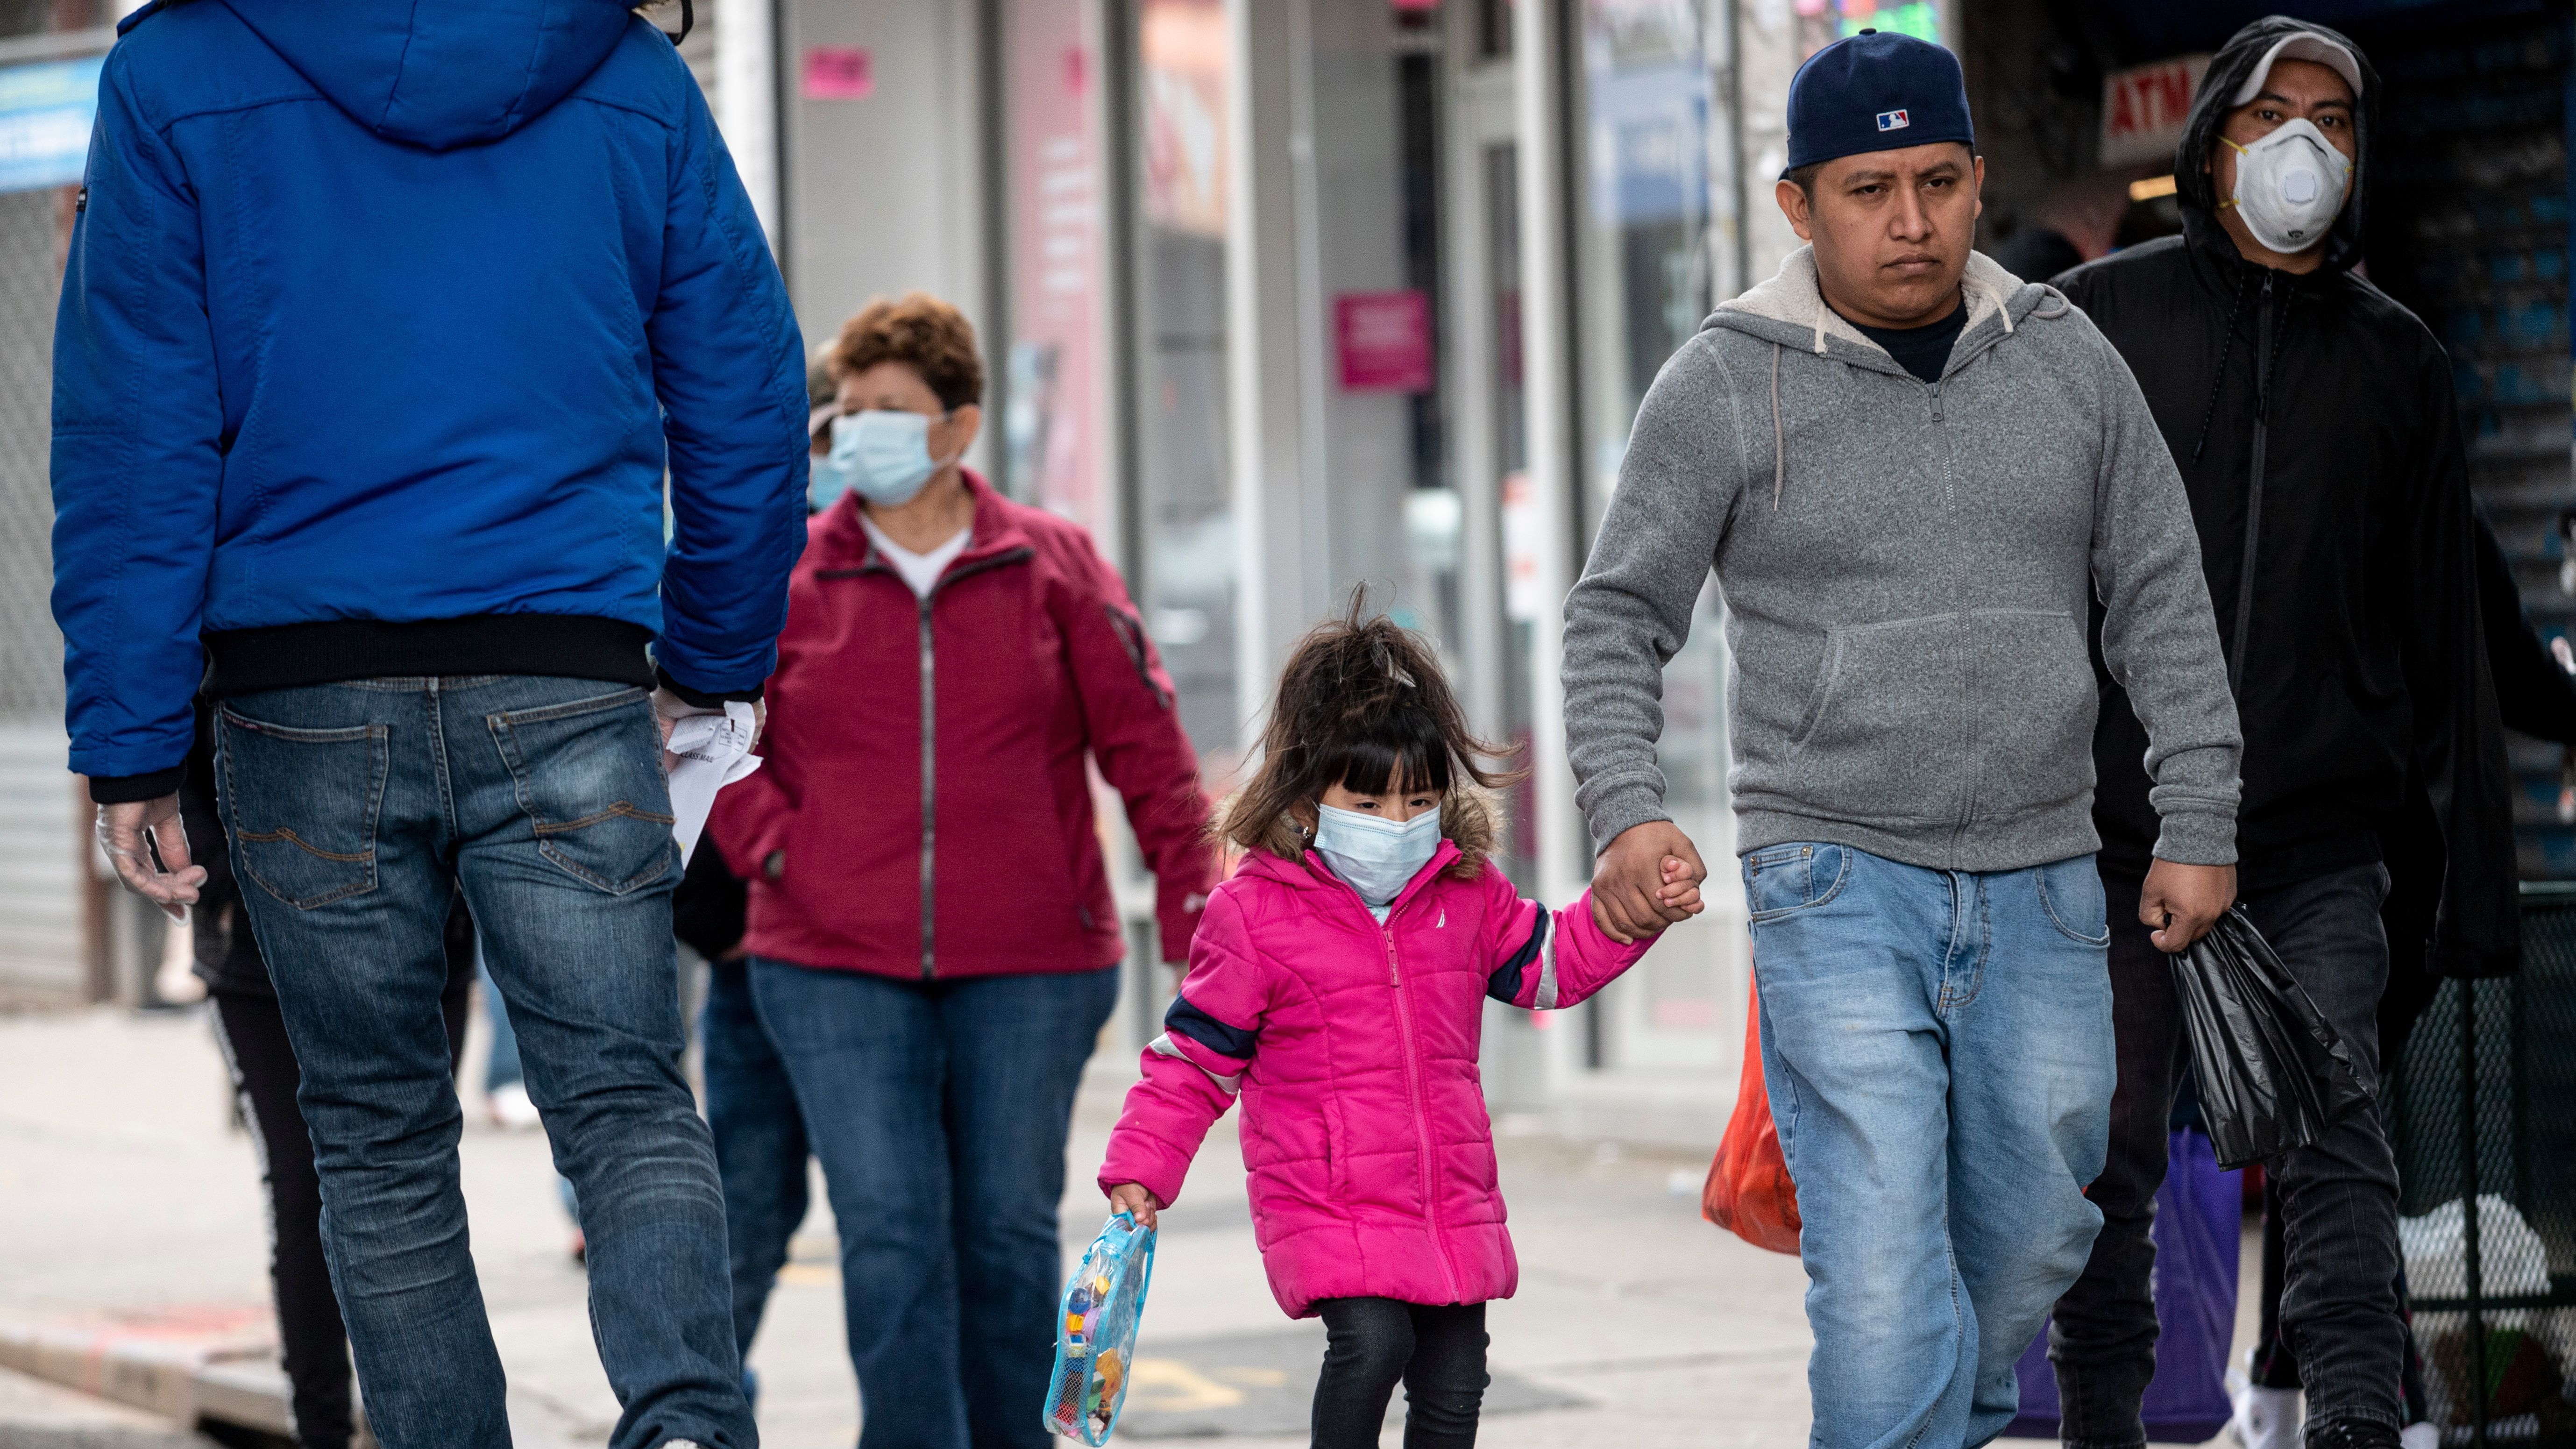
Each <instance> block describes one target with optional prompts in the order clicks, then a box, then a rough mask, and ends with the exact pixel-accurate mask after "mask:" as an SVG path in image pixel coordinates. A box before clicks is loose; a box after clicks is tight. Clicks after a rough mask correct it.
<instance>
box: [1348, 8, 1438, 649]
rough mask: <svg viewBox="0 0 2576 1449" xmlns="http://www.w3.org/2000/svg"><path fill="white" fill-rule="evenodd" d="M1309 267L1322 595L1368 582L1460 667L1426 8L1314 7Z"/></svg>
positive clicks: (1433, 84)
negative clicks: (1323, 550) (1321, 500)
mask: <svg viewBox="0 0 2576 1449" xmlns="http://www.w3.org/2000/svg"><path fill="white" fill-rule="evenodd" d="M1310 13H1311V14H1312V16H1313V21H1314V35H1315V41H1314V65H1313V71H1312V74H1313V86H1314V103H1313V111H1312V115H1313V126H1314V151H1313V162H1312V164H1313V168H1314V189H1313V193H1312V194H1313V197H1314V206H1315V220H1314V227H1313V231H1312V233H1311V238H1312V240H1311V245H1312V247H1313V258H1314V261H1313V266H1314V268H1315V275H1316V279H1317V282H1318V283H1319V288H1318V292H1319V298H1320V301H1321V303H1322V310H1323V315H1322V316H1321V317H1320V318H1319V319H1318V320H1319V321H1320V322H1321V324H1322V336H1321V338H1320V340H1321V342H1322V344H1323V349H1324V356H1323V358H1322V362H1323V369H1322V370H1323V377H1322V383H1323V388H1322V398H1321V403H1322V407H1321V413H1322V416H1321V418H1320V419H1319V421H1320V423H1321V425H1322V427H1321V433H1320V437H1319V438H1318V439H1317V441H1318V442H1319V443H1320V449H1321V453H1322V458H1323V477H1324V479H1325V480H1326V482H1327V487H1326V490H1325V492H1326V504H1325V509H1324V513H1325V519H1324V522H1325V527H1326V530H1327V535H1326V537H1327V547H1328V552H1327V557H1328V558H1329V560H1330V563H1331V570H1332V584H1333V588H1334V590H1335V594H1336V599H1337V601H1338V599H1339V597H1341V596H1343V595H1346V594H1347V593H1348V591H1349V590H1351V589H1353V588H1355V587H1359V586H1363V585H1365V586H1367V587H1368V588H1369V589H1370V591H1371V595H1372V602H1373V603H1374V604H1375V605H1376V606H1377V607H1381V608H1384V609H1385V610H1386V611H1387V612H1388V613H1389V614H1391V615H1393V616H1394V618H1395V619H1396V620H1397V622H1399V623H1402V624H1404V625H1405V626H1406V627H1408V628H1415V629H1420V630H1422V631H1424V632H1425V633H1427V634H1429V635H1430V636H1431V637H1432V638H1433V639H1434V640H1435V641H1437V642H1438V643H1439V645H1440V647H1441V650H1442V652H1443V654H1444V657H1445V658H1446V659H1447V661H1448V663H1449V665H1450V667H1451V668H1452V669H1453V670H1455V669H1456V668H1457V666H1458V648H1459V643H1460V639H1461V637H1462V629H1463V628H1464V621H1463V620H1462V619H1461V618H1460V616H1459V609H1460V607H1461V601H1460V597H1459V579H1458V575H1459V566H1460V563H1461V561H1462V558H1463V554H1462V547H1463V544H1462V534H1461V528H1462V525H1463V520H1464V517H1465V509H1464V507H1463V500H1462V499H1461V498H1460V496H1459V494H1458V493H1457V491H1456V490H1455V489H1454V488H1453V487H1452V486H1451V484H1450V480H1449V477H1448V456H1447V453H1448V449H1447V440H1446V436H1445V433H1444V419H1443V414H1442V409H1441V388H1442V385H1443V379H1442V372H1443V365H1444V362H1445V361H1446V359H1444V358H1442V357H1441V355H1440V347H1439V338H1440V288H1439V277H1440V257H1439V225H1438V210H1437V208H1438V200H1439V174H1438V119H1437V112H1438V108H1439V57H1438V52H1437V49H1436V45H1435V44H1434V38H1435V37H1436V35H1437V28H1436V24H1435V22H1436V19H1437V16H1436V14H1435V12H1433V11H1430V10H1427V9H1420V8H1413V9H1399V8H1397V7H1394V6H1391V5H1389V4H1387V3H1386V0H1317V3H1315V4H1314V5H1313V6H1312V9H1311V12H1310Z"/></svg>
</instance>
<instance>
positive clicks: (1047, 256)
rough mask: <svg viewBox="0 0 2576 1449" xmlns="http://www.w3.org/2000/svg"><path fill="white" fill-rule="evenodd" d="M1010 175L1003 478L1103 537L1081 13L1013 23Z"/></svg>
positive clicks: (1049, 4) (1037, 3) (1094, 158)
mask: <svg viewBox="0 0 2576 1449" xmlns="http://www.w3.org/2000/svg"><path fill="white" fill-rule="evenodd" d="M1003 65H1004V67H1005V74H1006V76H1007V77H1008V90H1007V93H1006V99H1007V104H1006V105H1005V107H1004V111H1005V125H1006V126H1007V127H1008V128H1009V141H1008V145H1009V152H1010V164H1009V168H1008V172H1009V177H1010V207H1009V212H1010V215H1009V228H1008V229H1009V235H1010V253H1011V260H1010V279H1011V284H1010V290H1011V297H1010V330H1011V347H1010V353H1009V357H1008V359H1007V362H1006V364H1005V365H1006V367H1007V368H1008V377H1007V380H1006V382H1005V385H1004V396H1005V397H1006V398H1007V399H1008V407H1007V410H1006V412H1005V415H1004V417H1003V420H1002V421H1003V435H1002V443H1003V448H1004V450H1005V453H1004V462H1003V470H1002V472H1003V478H1004V480H1005V483H1006V485H1007V486H1008V487H1009V489H1010V491H1011V492H1012V493H1013V494H1014V495H1016V496H1018V497H1019V498H1021V499H1022V500H1024V501H1026V502H1030V503H1035V504H1037V505H1038V506H1039V507H1042V508H1045V509H1048V510H1050V511H1052V512H1054V513H1057V514H1060V515H1062V516H1063V517H1066V518H1069V519H1071V520H1073V521H1074V522H1076V523H1079V524H1081V525H1083V526H1084V527H1086V528H1090V529H1094V530H1098V529H1099V528H1100V527H1101V526H1102V525H1103V524H1105V523H1106V522H1107V521H1108V518H1107V512H1106V510H1105V508H1104V507H1103V503H1104V501H1105V500H1104V499H1103V498H1102V495H1101V483H1100V479H1101V476H1102V473H1103V468H1102V416H1101V390H1100V385H1101V378H1100V360H1101V355H1102V350H1103V349H1102V346H1101V338H1100V324H1101V316H1100V295H1101V214H1100V201H1099V185H1100V183H1099V174H1100V167H1099V157H1100V142H1099V137H1098V135H1097V134H1096V132H1097V130H1098V125H1097V121H1096V119H1095V113H1094V107H1093V105H1092V97H1091V89H1092V87H1093V85H1094V84H1095V83H1096V82H1097V79H1098V69H1099V67H1098V64H1097V61H1096V59H1095V57H1094V56H1093V55H1092V52H1091V46H1090V41H1089V39H1088V37H1087V35H1086V33H1085V30H1084V21H1083V7H1081V6H1079V5H1064V4H1058V3H1054V0H1012V3H1010V4H1009V5H1008V6H1007V7H1006V8H1005V11H1004V21H1003Z"/></svg>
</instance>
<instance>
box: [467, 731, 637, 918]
mask: <svg viewBox="0 0 2576 1449" xmlns="http://www.w3.org/2000/svg"><path fill="white" fill-rule="evenodd" d="M484 722H485V723H486V724H487V725H489V726H490V727H491V730H492V741H493V743H494V744H495V745H497V746H498V747H499V748H500V751H501V759H502V760H503V762H504V763H506V764H507V765H508V766H509V767H510V777H511V780H512V781H513V783H515V784H516V786H517V787H518V793H519V808H520V809H522V810H524V811H526V812H527V814H528V819H529V821H530V823H531V824H533V825H534V826H535V828H536V834H537V853H538V854H540V855H543V856H544V857H545V858H546V859H547V860H549V861H552V862H553V863H554V864H555V865H556V866H558V867H560V868H561V869H562V870H563V871H564V872H565V873H566V874H569V875H571V876H573V877H574V878H575V879H577V880H580V881H581V882H582V883H583V884H585V885H588V886H591V887H593V888H595V889H598V890H602V891H606V892H607V893H609V894H610V895H618V896H622V895H625V894H626V893H628V892H629V891H633V890H637V889H640V888H642V887H644V886H648V885H651V884H652V883H653V882H655V881H657V880H660V879H661V878H662V876H663V874H664V873H665V872H666V871H668V870H669V869H670V865H671V857H672V852H673V850H674V849H675V846H674V844H673V842H672V840H671V810H670V799H671V796H670V785H669V782H668V781H666V780H664V779H663V778H662V764H661V751H660V742H659V741H658V739H657V738H656V737H655V733H654V729H653V712H652V707H651V706H650V705H648V704H647V703H646V702H645V695H644V691H642V690H640V689H621V690H619V691H617V692H616V693H615V694H603V695H600V696H598V697H596V698H592V699H576V700H572V701H570V702H568V703H564V704H551V705H545V706H543V707H541V708H537V709H521V710H511V711H509V712H507V713H503V714H495V715H490V716H487V717H486V718H485V721H484Z"/></svg>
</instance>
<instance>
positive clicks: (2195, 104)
mask: <svg viewBox="0 0 2576 1449" xmlns="http://www.w3.org/2000/svg"><path fill="white" fill-rule="evenodd" d="M2302 32H2305V33H2307V34H2310V35H2315V36H2319V37H2322V38H2324V39H2326V40H2331V41H2333V42H2334V43H2335V44H2337V45H2340V46H2342V47H2343V48H2344V49H2345V50H2348V51H2350V52H2351V53H2352V58H2353V61H2354V63H2355V64H2357V65H2359V66H2360V67H2361V97H2360V105H2359V107H2358V108H2357V112H2356V114H2355V115H2354V116H2353V141H2354V151H2355V154H2354V156H2353V162H2352V192H2351V197H2350V199H2349V200H2347V201H2345V202H2344V206H2343V214H2342V215H2340V216H2338V217H2336V218H2335V224H2334V229H2333V230H2332V231H2330V232H2328V233H2327V234H2326V244H2325V248H2326V249H2325V265H2326V266H2328V267H2330V268H2333V269H2335V270H2338V271H2340V270H2343V269H2345V268H2347V267H2350V266H2351V265H2352V264H2353V263H2355V262H2358V261H2360V260H2361V209H2362V207H2363V205H2364V204H2365V203H2366V202H2367V201H2368V200H2369V191H2368V188H2367V187H2366V186H2365V185H2364V184H2363V178H2364V177H2365V176H2366V175H2367V173H2368V171H2369V169H2370V139H2371V134H2372V131H2373V129H2374V124H2373V123H2374V122H2375V121H2376V119H2377V112H2378V106H2379V72H2377V71H2376V70H2373V69H2372V68H2371V64H2370V57H2368V56H2366V55H2364V54H2362V53H2361V47H2360V46H2358V45H2355V44H2353V43H2352V40H2351V39H2350V37H2348V36H2346V35H2344V34H2343V33H2342V32H2341V31H2338V30H2334V29H2331V28H2329V27H2327V26H2323V25H2317V24H2314V23H2312V22H2309V21H2305V20H2293V19H2291V18H2290V17H2288V16H2286V15H2267V16H2265V17H2264V18H2262V19H2260V20H2257V21H2254V22H2253V23H2251V24H2249V25H2247V26H2246V27H2245V28H2244V29H2242V30H2239V31H2237V32H2236V34H2234V35H2233V36H2231V37H2229V38H2228V41H2227V44H2225V45H2224V46H2221V47H2220V48H2219V51H2218V54H2217V55H2215V56H2213V57H2211V59H2210V62H2209V70H2208V73H2207V74H2205V75H2203V76H2202V77H2201V79H2200V91H2199V94H2197V95H2195V96H2193V97H2192V102H2191V118H2190V120H2188V121H2187V122H2185V123H2184V126H2183V133H2182V143H2181V144H2180V145H2178V146H2176V147H2175V148H2174V192H2175V197H2176V199H2177V200H2178V201H2179V202H2180V203H2181V206H2182V216H2183V230H2184V231H2185V233H2186V234H2188V235H2190V236H2191V237H2192V238H2193V240H2195V241H2198V240H2202V239H2203V238H2204V237H2207V236H2209V235H2210V234H2212V233H2215V232H2216V231H2217V226H2218V203H2219V201H2220V200H2221V198H2220V197H2219V195H2218V193H2217V189H2216V187H2215V186H2214V185H2213V184H2212V183H2211V180H2210V172H2209V164H2210V148H2211V147H2213V146H2216V145H2217V144H2218V128H2219V123H2220V122H2221V121H2223V120H2224V119H2225V118H2226V115H2227V113H2228V112H2229V111H2231V110H2233V109H2235V107H2234V106H2232V105H2230V104H2229V98H2230V97H2232V96H2234V95H2235V94H2236V91H2237V89H2238V87H2240V86H2242V85H2244V84H2245V79H2246V77H2247V76H2249V75H2251V74H2253V71H2254V67H2255V66H2257V65H2259V64H2261V63H2262V60H2263V57H2264V56H2266V55H2268V54H2270V53H2271V50H2272V47H2273V46H2274V45H2275V44H2277V43H2278V42H2279V41H2280V40H2281V38H2282V37H2284V36H2288V35H2296V34H2299V33H2302ZM2229 250H2230V252H2231V253H2232V252H2233V250H2234V248H2233V247H2232V246H2231V247H2230V248H2229Z"/></svg>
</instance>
